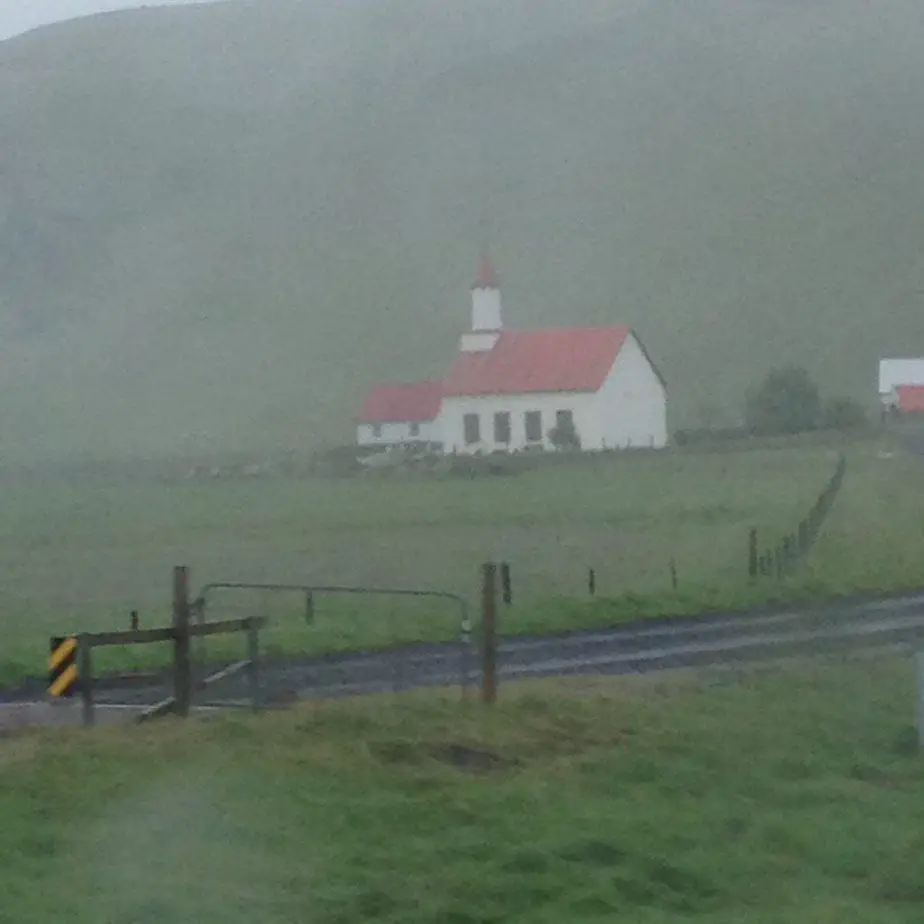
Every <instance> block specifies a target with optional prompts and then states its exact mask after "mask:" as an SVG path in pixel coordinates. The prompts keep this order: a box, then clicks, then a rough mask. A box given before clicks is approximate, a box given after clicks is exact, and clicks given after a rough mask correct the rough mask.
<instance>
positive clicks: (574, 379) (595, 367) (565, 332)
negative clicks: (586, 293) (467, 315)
mask: <svg viewBox="0 0 924 924" xmlns="http://www.w3.org/2000/svg"><path fill="white" fill-rule="evenodd" d="M629 333H630V330H629V328H628V327H622V326H619V327H573V328H567V327H566V328H557V329H551V330H530V331H519V330H504V331H502V332H501V334H500V337H499V338H498V340H497V342H496V343H495V344H494V347H493V349H491V350H485V351H483V352H472V353H460V354H459V356H458V357H457V359H456V361H455V364H454V365H453V367H452V371H451V372H450V373H449V378H448V379H447V381H446V383H445V385H444V388H443V394H444V395H446V396H455V397H462V396H474V395H517V394H527V393H530V392H561V391H584V392H593V391H597V390H598V389H599V388H600V386H601V385H602V384H603V382H604V380H605V379H606V376H607V374H608V373H609V371H610V369H611V368H612V366H613V362H614V361H615V359H616V357H617V356H618V355H619V351H620V350H621V349H622V345H623V344H624V343H625V341H626V337H628V336H629Z"/></svg>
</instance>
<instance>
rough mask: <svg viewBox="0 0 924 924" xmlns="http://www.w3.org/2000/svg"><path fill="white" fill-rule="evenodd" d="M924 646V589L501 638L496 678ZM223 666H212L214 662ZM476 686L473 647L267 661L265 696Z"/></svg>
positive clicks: (157, 692)
mask: <svg viewBox="0 0 924 924" xmlns="http://www.w3.org/2000/svg"><path fill="white" fill-rule="evenodd" d="M919 645H920V646H924V592H917V593H913V594H908V595H905V596H896V597H892V598H883V599H879V600H873V601H865V602H852V603H840V604H837V605H829V606H825V607H819V608H815V609H808V610H800V609H793V610H787V611H782V612H774V613H763V614H757V613H751V614H745V615H733V616H712V617H704V618H699V619H695V618H690V619H678V620H663V621H658V622H655V623H652V622H650V621H649V622H640V623H632V624H627V625H623V626H621V627H618V628H613V629H605V630H599V631H581V632H572V633H568V634H562V635H555V636H533V637H520V638H510V639H507V640H505V641H504V642H503V643H502V644H501V647H500V651H499V674H500V678H501V680H502V681H503V680H514V679H521V678H527V677H551V676H565V675H569V674H570V675H573V674H620V673H640V672H650V671H657V670H664V669H669V668H684V667H699V666H708V665H722V664H735V663H738V662H743V661H749V660H765V659H768V658H775V657H792V656H794V655H800V654H807V653H818V652H831V651H841V650H857V649H869V648H883V647H887V648H895V647H896V646H897V647H899V648H903V649H910V648H916V647H918V646H919ZM219 666H221V665H216V667H219ZM463 680H464V681H466V682H468V683H469V684H472V685H474V684H477V683H479V682H480V670H479V665H478V658H477V653H476V652H474V651H473V650H471V649H466V648H465V647H463V646H462V645H461V644H454V643H442V644H422V645H416V646H407V647H404V648H399V649H394V650H390V651H380V652H366V653H347V654H339V655H327V656H324V657H314V658H309V657H304V658H296V657H293V658H288V659H285V660H276V661H273V662H271V663H266V664H264V665H263V671H262V683H263V687H264V690H265V692H266V695H267V697H268V699H269V700H270V701H277V702H281V701H285V700H292V699H296V698H299V699H311V698H323V697H334V696H344V695H355V694H366V693H379V692H385V691H392V690H406V689H412V688H417V687H426V686H448V685H457V684H461V683H462V682H463ZM164 695H165V687H164V686H163V685H158V686H151V685H149V686H135V687H133V688H132V687H126V686H119V685H116V686H114V687H112V688H110V689H104V690H100V692H99V701H101V702H122V703H152V702H156V701H157V700H158V699H160V698H161V697H163V696H164ZM246 695H247V688H246V687H245V686H244V681H243V678H241V677H238V678H235V679H233V680H229V681H227V682H225V683H223V684H220V685H218V686H217V687H216V688H214V689H213V690H210V691H209V694H208V696H207V697H205V696H203V697H200V699H199V700H198V701H199V702H200V703H202V704H207V703H221V702H224V703H233V702H235V701H240V702H241V703H243V701H244V700H245V698H246Z"/></svg>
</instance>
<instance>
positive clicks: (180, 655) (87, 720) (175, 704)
mask: <svg viewBox="0 0 924 924" xmlns="http://www.w3.org/2000/svg"><path fill="white" fill-rule="evenodd" d="M191 611H192V607H191V605H190V601H189V571H188V569H187V568H186V567H185V566H179V567H177V568H174V572H173V625H172V626H170V627H169V628H164V629H133V630H130V631H128V632H84V633H82V634H80V635H78V636H77V652H78V654H77V662H78V678H79V679H78V685H79V687H80V693H81V698H82V700H83V721H84V724H85V725H92V724H93V721H94V717H93V705H94V702H93V686H94V683H93V649H94V648H106V647H113V646H116V645H150V644H153V643H156V642H173V695H172V696H169V697H167V698H166V699H164V700H162V701H161V702H159V703H157V704H155V705H154V706H152V707H151V708H150V709H147V710H146V711H145V712H143V713H142V714H141V717H140V721H144V720H146V719H149V718H154V717H155V716H161V715H166V714H167V713H173V714H175V715H178V716H181V717H186V716H188V715H189V710H190V708H191V705H192V696H193V692H194V691H197V690H204V689H207V688H208V687H209V686H212V685H213V684H215V683H217V682H218V681H219V680H224V679H226V678H227V677H231V676H233V675H234V674H237V673H240V672H242V671H244V672H246V673H247V674H248V678H249V686H250V692H251V699H252V702H253V704H254V706H255V707H256V706H258V705H259V702H260V695H259V687H260V684H259V657H260V644H259V632H260V630H261V629H262V628H263V627H264V626H265V625H266V618H265V617H262V616H252V617H247V618H245V619H226V620H223V621H221V622H205V623H199V624H198V625H191V624H190V613H191ZM235 632H242V633H245V634H246V636H247V657H246V658H244V659H243V660H241V661H238V662H236V663H235V664H232V665H229V666H228V667H225V668H223V669H222V670H220V671H218V672H217V673H215V674H212V675H211V676H210V677H206V678H204V679H203V680H201V681H199V682H198V683H194V682H193V671H192V659H191V657H190V639H192V638H203V637H206V636H210V635H228V634H231V633H235Z"/></svg>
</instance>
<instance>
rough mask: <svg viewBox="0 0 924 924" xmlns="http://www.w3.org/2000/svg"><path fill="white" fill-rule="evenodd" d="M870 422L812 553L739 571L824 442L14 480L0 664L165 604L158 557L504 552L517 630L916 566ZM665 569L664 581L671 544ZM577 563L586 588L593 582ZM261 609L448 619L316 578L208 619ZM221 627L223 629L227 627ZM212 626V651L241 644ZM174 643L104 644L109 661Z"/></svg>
mask: <svg viewBox="0 0 924 924" xmlns="http://www.w3.org/2000/svg"><path fill="white" fill-rule="evenodd" d="M883 445H884V444H882V443H881V442H880V441H876V440H864V441H856V442H852V443H850V444H847V445H846V449H847V453H848V458H849V469H848V475H847V478H846V481H845V484H844V488H843V491H842V493H841V496H840V497H839V499H838V501H837V503H836V505H835V508H834V511H833V513H832V515H831V518H830V520H829V522H828V524H827V525H826V527H825V530H824V532H823V535H822V537H821V539H820V541H819V543H818V544H817V546H816V547H815V549H814V550H813V551H812V554H811V556H810V558H809V561H808V562H807V565H806V567H805V568H804V569H802V570H801V571H800V572H799V573H798V574H795V575H793V576H792V577H790V578H787V579H786V580H785V581H783V582H777V581H775V580H762V581H761V582H760V583H759V584H758V586H756V587H751V586H749V584H748V581H747V578H746V573H745V567H746V547H747V532H748V529H749V528H750V527H751V526H757V527H758V528H759V529H760V534H761V540H762V543H765V544H768V545H769V544H771V543H772V542H774V541H776V540H777V539H778V538H779V537H780V536H782V535H783V533H784V532H790V531H791V530H793V529H794V528H795V526H796V524H797V522H798V520H799V518H800V517H801V516H803V515H804V514H805V513H806V512H807V510H808V507H809V506H810V505H811V503H812V502H813V501H814V499H815V496H816V495H817V493H818V491H819V490H820V489H821V487H822V486H823V484H824V483H825V481H826V480H827V478H828V477H829V475H830V473H831V471H832V469H833V466H834V464H835V458H836V450H837V449H838V448H839V447H837V446H832V445H827V446H825V445H812V444H807V445H801V444H798V443H795V444H793V445H790V446H788V447H784V448H778V449H761V450H759V451H754V452H734V453H714V454H706V453H682V452H681V453H671V454H666V455H663V456H660V455H659V456H647V455H646V456H638V457H632V456H625V457H618V456H617V457H613V458H608V459H600V460H598V462H597V463H596V464H594V465H591V466H583V467H575V468H564V467H556V468H550V469H547V470H542V471H535V472H529V473H526V474H522V475H520V476H517V477H510V478H491V477H485V478H479V479H475V480H471V481H469V480H466V479H451V478H446V479H439V478H434V479H427V478H418V477H416V476H408V477H404V478H402V477H396V478H381V479H380V478H368V479H359V480H345V481H337V480H334V481H327V480H309V481H302V482H282V481H280V482H251V483H215V484H201V483H200V484H193V483H190V484H181V485H175V486H151V487H131V488H124V487H123V488H111V489H73V488H70V489H63V488H62V489H58V490H53V491H47V490H45V491H41V492H38V491H35V492H21V493H19V494H18V495H16V496H14V497H12V498H10V502H9V504H8V507H7V516H6V517H5V518H4V522H3V524H2V525H0V577H2V580H0V588H2V589H0V604H2V608H0V612H2V613H3V617H2V619H3V630H4V648H3V654H2V656H0V662H2V664H0V676H2V678H3V679H5V680H15V679H16V678H18V677H21V676H24V675H29V674H31V675H35V674H40V673H41V671H42V662H43V658H44V651H45V646H46V645H47V641H46V639H47V636H48V635H50V634H52V633H53V632H67V631H77V630H86V631H92V630H97V629H104V628H127V626H128V613H129V611H130V610H132V609H138V610H139V611H140V613H141V623H142V626H153V625H161V624H166V621H167V620H168V619H169V595H170V569H171V567H172V566H173V565H174V564H178V563H185V564H188V565H190V566H191V568H192V569H193V583H194V585H195V586H196V587H199V586H201V585H202V584H204V583H206V582H209V581H214V580H235V581H257V582H260V581H283V582H289V581H291V582H299V583H301V582H307V583H313V584H359V585H372V586H399V587H420V588H425V589H445V590H450V591H454V592H458V593H460V594H462V595H463V596H464V597H465V598H466V599H467V600H468V601H469V602H470V604H471V605H472V606H473V607H474V605H475V603H476V601H477V590H478V587H477V581H478V568H479V565H480V563H481V562H482V561H484V560H486V559H491V558H493V559H496V560H508V561H510V562H511V565H512V569H513V576H514V592H515V601H514V605H513V606H512V607H510V608H509V609H506V610H505V611H504V613H503V616H502V619H503V631H505V632H508V633H513V632H523V631H537V630H544V629H548V630H557V629H563V628H569V627H578V626H588V625H605V624H608V623H613V622H618V621H620V620H624V619H630V618H635V617H640V616H649V615H655V614H659V613H694V612H700V611H703V610H710V609H733V608H737V607H744V606H748V605H753V604H759V603H767V602H773V601H782V600H786V599H809V598H817V597H820V596H826V595H831V594H837V593H849V592H853V591H861V590H879V589H890V588H895V587H911V586H919V585H921V584H924V570H922V568H921V566H920V562H921V561H922V560H924V527H922V524H924V468H922V467H921V463H920V462H919V461H918V460H917V459H915V458H913V457H911V456H908V455H905V454H903V453H900V452H897V451H896V453H895V454H894V455H893V456H891V457H887V458H883V457H882V456H883V451H882V450H883ZM671 559H673V560H674V561H675V563H676V568H677V576H678V587H677V589H676V590H674V589H672V587H671V579H670V571H669V562H670V560H671ZM588 567H593V568H595V569H596V573H597V588H598V597H597V599H596V600H595V601H591V600H590V599H589V597H588V595H587V588H586V575H587V569H588ZM254 612H257V613H260V612H266V613H267V614H269V615H270V616H272V617H273V624H272V629H271V630H270V631H269V632H267V633H266V637H265V639H264V642H265V644H266V646H267V648H268V649H269V650H271V651H283V650H294V651H302V650H314V651H318V650H329V649H337V648H351V647H358V646H367V645H381V644H388V643H393V642H400V641H410V640H416V639H437V638H451V637H455V635H456V634H457V632H458V623H459V619H458V612H457V610H456V609H454V608H453V607H452V606H451V605H447V604H446V603H440V602H435V601H432V600H422V601H414V600H408V599H402V600H394V599H391V600H388V599H384V598H362V599H359V598H321V599H319V600H318V601H317V607H316V618H315V621H314V623H313V624H312V625H307V624H306V622H305V619H304V603H303V601H302V599H301V598H300V597H293V596H291V595H289V596H286V595H266V596H263V595H257V594H224V595H221V596H219V597H215V598H214V605H211V606H210V608H209V610H208V615H209V618H224V617H231V616H236V615H251V614H253V613H254ZM221 645H224V648H223V649H222V648H221V647H220V646H221ZM240 647H241V643H240V641H239V640H236V639H235V640H227V641H222V642H219V641H212V642H210V649H209V651H210V653H214V654H216V655H217V654H219V653H222V652H231V651H232V649H233V650H234V651H237V650H239V649H240ZM165 654H166V652H165V651H164V649H163V648H161V649H144V650H142V649H135V650H133V651H131V652H127V651H119V652H109V653H107V658H106V659H105V660H103V661H102V662H101V663H102V664H103V665H104V666H108V665H111V664H114V663H119V664H121V665H131V664H135V665H143V664H150V663H154V661H155V660H157V659H161V658H163V657H164V656H165Z"/></svg>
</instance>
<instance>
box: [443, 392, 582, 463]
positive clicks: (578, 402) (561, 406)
mask: <svg viewBox="0 0 924 924" xmlns="http://www.w3.org/2000/svg"><path fill="white" fill-rule="evenodd" d="M593 399H594V396H593V395H590V394H584V393H576V392H554V393H549V392H543V393H537V394H531V395H486V396H483V397H481V396H479V397H450V398H444V399H443V407H442V410H441V411H440V416H439V424H440V428H441V431H442V434H443V451H444V452H446V453H451V452H457V453H462V454H473V453H476V452H483V453H484V452H494V451H496V450H502V451H509V452H513V451H519V450H523V449H526V448H527V447H536V448H538V447H541V448H543V449H553V448H554V447H553V445H552V442H551V441H550V440H549V431H550V430H551V429H552V428H553V427H555V425H556V421H557V414H558V412H559V411H570V412H571V415H572V419H573V421H574V425H575V428H576V430H577V431H578V433H579V435H580V436H581V439H582V442H583V443H584V445H585V446H586V448H599V447H595V446H592V445H590V444H589V443H587V442H586V441H585V433H586V434H588V436H590V439H591V442H593V437H592V436H591V434H593V433H594V432H595V430H596V427H595V424H594V420H593V415H594V400H593ZM467 414H474V415H477V417H478V421H479V435H480V439H479V440H478V441H477V442H475V443H469V442H467V441H466V434H465V417H466V415H467ZM495 414H507V415H509V420H510V439H509V441H503V440H498V439H496V438H495V436H496V435H495V430H494V415H495ZM527 414H530V415H536V414H538V415H539V422H538V426H536V429H535V432H534V433H533V434H528V433H527ZM532 419H533V420H535V417H533V418H532ZM537 434H538V439H530V438H529V437H530V436H536V435H537Z"/></svg>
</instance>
